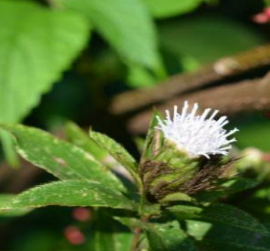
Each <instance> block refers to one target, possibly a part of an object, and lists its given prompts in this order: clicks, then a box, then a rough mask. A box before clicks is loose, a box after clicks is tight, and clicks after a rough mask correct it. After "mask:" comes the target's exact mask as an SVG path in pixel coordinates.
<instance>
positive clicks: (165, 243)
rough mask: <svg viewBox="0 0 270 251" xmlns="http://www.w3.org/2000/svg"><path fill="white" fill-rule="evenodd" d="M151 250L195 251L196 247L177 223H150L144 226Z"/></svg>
mask: <svg viewBox="0 0 270 251" xmlns="http://www.w3.org/2000/svg"><path fill="white" fill-rule="evenodd" d="M145 231H146V233H147V238H148V241H149V246H150V249H151V251H196V250H197V248H196V247H195V245H194V244H193V243H192V241H191V240H190V239H189V238H188V236H187V235H186V234H185V233H184V232H183V231H182V230H181V229H180V227H179V223H178V222H177V221H173V222H170V223H166V224H152V225H151V226H150V225H148V226H146V227H145Z"/></svg>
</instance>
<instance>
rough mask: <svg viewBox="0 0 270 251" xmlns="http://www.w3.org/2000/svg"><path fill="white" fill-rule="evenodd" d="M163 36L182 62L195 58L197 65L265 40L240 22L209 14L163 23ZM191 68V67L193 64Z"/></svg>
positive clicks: (168, 49)
mask: <svg viewBox="0 0 270 251" xmlns="http://www.w3.org/2000/svg"><path fill="white" fill-rule="evenodd" d="M179 2H180V1H179ZM228 38H230V39H229V41H228ZM160 39H161V44H162V46H163V47H164V48H165V49H166V51H168V52H171V54H172V55H176V57H177V58H179V60H180V62H181V60H182V58H183V62H182V64H184V63H185V62H188V63H189V62H192V65H194V66H195V68H194V69H196V68H197V66H201V65H204V64H207V63H212V62H213V61H215V60H217V59H219V58H221V57H224V56H229V55H232V54H236V53H239V52H242V51H245V50H248V49H250V48H253V47H254V46H257V45H259V44H262V43H263V42H265V41H264V39H263V38H262V37H260V36H259V35H258V34H257V33H256V32H254V31H252V30H251V29H249V28H247V27H245V26H244V25H242V24H240V23H237V22H235V21H232V20H229V19H225V18H222V17H218V16H209V15H207V16H198V17H191V18H186V19H181V20H176V21H175V20H172V21H170V22H166V23H164V24H161V25H160ZM198 45H199V46H198ZM188 59H189V60H188ZM184 68H185V65H184ZM186 68H187V67H186ZM188 68H189V70H190V65H189V66H188ZM194 69H193V70H194Z"/></svg>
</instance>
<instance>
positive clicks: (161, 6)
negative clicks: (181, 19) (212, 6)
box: [144, 0, 206, 18]
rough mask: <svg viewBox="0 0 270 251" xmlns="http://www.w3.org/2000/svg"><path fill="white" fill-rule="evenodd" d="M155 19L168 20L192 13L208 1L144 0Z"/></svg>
mask: <svg viewBox="0 0 270 251" xmlns="http://www.w3.org/2000/svg"><path fill="white" fill-rule="evenodd" d="M144 2H145V3H146V5H147V6H148V8H149V9H150V11H151V12H152V13H153V15H154V16H155V17H158V18H166V17H171V16H175V15H179V14H184V13H187V12H190V11H192V10H194V9H195V8H197V7H198V6H199V5H200V4H201V3H202V2H206V0H181V1H179V0H144Z"/></svg>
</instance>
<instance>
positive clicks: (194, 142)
mask: <svg viewBox="0 0 270 251" xmlns="http://www.w3.org/2000/svg"><path fill="white" fill-rule="evenodd" d="M188 107H189V105H188V102H187V101H185V102H184V107H183V109H182V112H181V113H178V112H177V108H178V107H177V106H174V112H173V117H172V118H171V116H170V112H169V111H168V110H166V119H165V120H161V119H160V118H159V117H158V116H157V119H158V126H157V129H159V130H161V131H162V132H163V134H164V137H165V138H166V139H167V140H169V141H171V142H173V143H174V144H175V145H176V146H177V148H178V149H180V150H183V151H186V152H187V153H188V155H189V156H190V157H192V158H195V157H198V156H200V155H203V156H205V157H206V158H210V157H209V155H215V154H221V155H226V154H228V150H229V149H231V145H230V144H231V143H232V142H234V141H236V140H235V138H233V139H228V137H229V136H230V135H232V134H234V133H235V132H237V131H238V129H236V128H235V129H233V130H231V131H229V132H227V131H226V130H225V129H224V128H223V127H224V126H225V125H226V124H228V123H229V121H228V120H227V117H226V116H222V117H220V118H219V119H218V120H215V119H214V117H215V116H216V115H217V113H218V110H215V111H213V113H212V115H211V116H210V117H209V118H207V116H208V115H209V113H210V111H211V109H209V108H208V109H206V110H205V111H204V112H203V114H202V115H196V112H197V109H198V107H199V106H198V104H197V103H196V104H194V106H193V108H192V111H191V112H188Z"/></svg>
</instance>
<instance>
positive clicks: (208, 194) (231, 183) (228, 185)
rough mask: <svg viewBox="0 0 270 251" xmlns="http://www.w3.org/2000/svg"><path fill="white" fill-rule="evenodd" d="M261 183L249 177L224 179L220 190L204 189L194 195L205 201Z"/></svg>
mask: <svg viewBox="0 0 270 251" xmlns="http://www.w3.org/2000/svg"><path fill="white" fill-rule="evenodd" d="M258 185H259V182H258V181H256V180H252V179H248V178H235V179H230V180H227V181H224V182H222V183H221V184H220V188H221V189H220V190H213V191H204V192H201V193H198V194H196V195H195V196H194V197H195V198H196V199H197V200H199V201H203V202H211V201H215V200H217V199H219V198H221V197H224V196H229V195H231V194H234V193H239V192H242V191H245V190H248V189H251V188H254V187H256V186H258Z"/></svg>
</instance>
